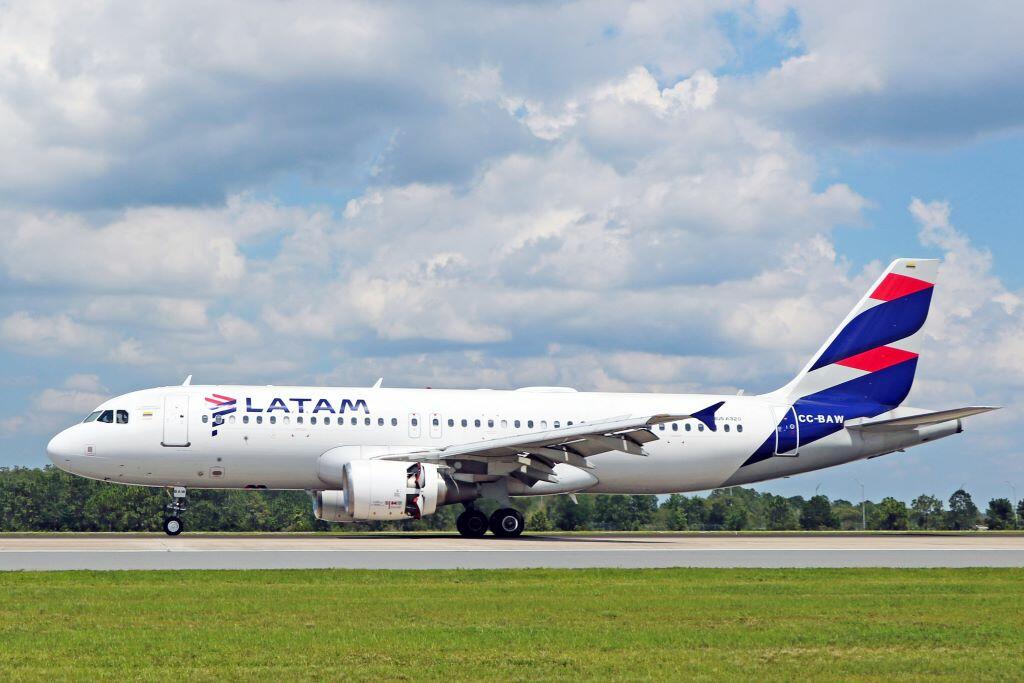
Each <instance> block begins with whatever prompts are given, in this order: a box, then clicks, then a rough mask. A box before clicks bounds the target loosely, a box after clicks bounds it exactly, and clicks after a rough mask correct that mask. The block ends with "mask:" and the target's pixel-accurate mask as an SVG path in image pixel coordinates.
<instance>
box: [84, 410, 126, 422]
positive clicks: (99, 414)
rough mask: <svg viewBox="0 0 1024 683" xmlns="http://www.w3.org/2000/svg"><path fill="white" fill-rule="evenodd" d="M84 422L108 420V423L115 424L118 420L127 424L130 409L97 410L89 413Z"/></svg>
mask: <svg viewBox="0 0 1024 683" xmlns="http://www.w3.org/2000/svg"><path fill="white" fill-rule="evenodd" d="M83 422H106V423H107V424H113V423H114V422H116V423H117V424H119V425H126V424H128V411H127V410H97V411H95V412H93V413H89V417H87V418H85V420H83Z"/></svg>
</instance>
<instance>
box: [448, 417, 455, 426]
mask: <svg viewBox="0 0 1024 683" xmlns="http://www.w3.org/2000/svg"><path fill="white" fill-rule="evenodd" d="M448 426H449V427H454V426H455V420H453V419H452V418H450V417H449V418H448Z"/></svg>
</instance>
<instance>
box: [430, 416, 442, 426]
mask: <svg viewBox="0 0 1024 683" xmlns="http://www.w3.org/2000/svg"><path fill="white" fill-rule="evenodd" d="M430 424H432V425H434V426H435V427H440V426H441V421H440V420H438V419H437V418H436V417H434V418H431V419H430Z"/></svg>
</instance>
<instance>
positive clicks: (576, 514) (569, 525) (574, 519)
mask: <svg viewBox="0 0 1024 683" xmlns="http://www.w3.org/2000/svg"><path fill="white" fill-rule="evenodd" d="M576 500H577V501H578V503H573V502H572V499H571V498H569V496H556V497H555V498H554V500H553V501H552V504H551V505H550V506H549V507H548V515H549V516H550V517H551V523H552V524H553V525H554V526H555V528H556V529H561V530H562V531H573V530H575V529H589V528H590V526H591V523H592V521H593V519H594V497H593V496H587V495H581V496H577V497H576Z"/></svg>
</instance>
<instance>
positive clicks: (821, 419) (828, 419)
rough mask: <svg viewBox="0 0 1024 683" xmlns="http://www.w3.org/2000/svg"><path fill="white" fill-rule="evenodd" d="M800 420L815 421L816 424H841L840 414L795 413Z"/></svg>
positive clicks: (841, 417)
mask: <svg viewBox="0 0 1024 683" xmlns="http://www.w3.org/2000/svg"><path fill="white" fill-rule="evenodd" d="M796 419H797V420H799V421H800V422H815V423H817V424H822V425H823V424H838V425H841V424H843V416H842V415H797V417H796Z"/></svg>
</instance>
